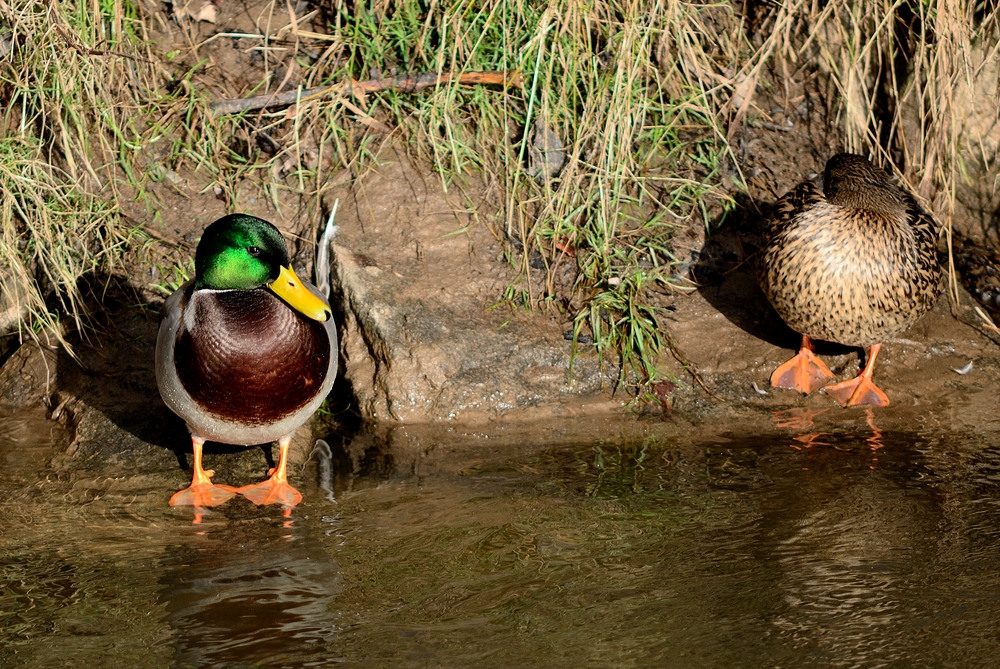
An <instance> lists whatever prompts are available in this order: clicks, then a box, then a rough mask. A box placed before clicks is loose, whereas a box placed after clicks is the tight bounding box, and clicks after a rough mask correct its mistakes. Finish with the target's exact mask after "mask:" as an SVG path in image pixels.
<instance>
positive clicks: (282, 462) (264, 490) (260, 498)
mask: <svg viewBox="0 0 1000 669" xmlns="http://www.w3.org/2000/svg"><path fill="white" fill-rule="evenodd" d="M291 443H292V437H291V435H289V436H286V437H282V438H281V439H279V440H278V449H279V451H280V454H279V455H278V466H277V467H275V468H274V469H272V470H271V471H269V472H268V473H267V474H268V476H270V478H269V479H267V480H266V481H264V482H263V483H256V484H254V485H245V486H243V487H242V488H240V489H239V491H238V492H239V493H240V494H241V495H243V496H244V497H246V498H247V499H248V500H250V501H251V502H253V503H254V504H257V505H262V504H281V505H283V506H295V505H296V504H298V503H299V502H301V501H302V493H300V492H299V491H298V490H296V489H295V488H293V487H292V486H291V485H290V484H289V483H288V476H287V475H286V469H287V468H288V445H289V444H291Z"/></svg>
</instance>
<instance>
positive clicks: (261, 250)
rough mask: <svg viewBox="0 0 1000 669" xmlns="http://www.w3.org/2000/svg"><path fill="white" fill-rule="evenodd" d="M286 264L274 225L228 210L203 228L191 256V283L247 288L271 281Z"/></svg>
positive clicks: (286, 252)
mask: <svg viewBox="0 0 1000 669" xmlns="http://www.w3.org/2000/svg"><path fill="white" fill-rule="evenodd" d="M282 266H286V267H287V266H288V249H287V247H286V246H285V240H284V238H283V237H282V236H281V233H280V232H278V229H277V228H276V227H274V226H273V225H271V224H270V223H268V222H267V221H265V220H263V219H261V218H257V217H256V216H248V215H246V214H230V215H229V216H224V217H223V218H220V219H219V220H217V221H216V222H215V223H212V224H211V225H210V226H208V227H207V228H205V232H204V233H203V234H202V236H201V241H200V242H199V243H198V250H197V251H196V252H195V257H194V270H195V287H196V288H214V289H216V290H225V289H236V290H250V289H253V288H257V287H259V286H263V285H266V284H270V283H272V282H273V281H274V280H275V279H277V278H278V274H279V273H280V271H281V267H282Z"/></svg>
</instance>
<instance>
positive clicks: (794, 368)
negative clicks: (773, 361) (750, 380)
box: [771, 335, 834, 395]
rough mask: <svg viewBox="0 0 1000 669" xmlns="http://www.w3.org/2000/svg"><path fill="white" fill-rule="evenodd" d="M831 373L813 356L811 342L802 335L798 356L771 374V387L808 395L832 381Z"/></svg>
mask: <svg viewBox="0 0 1000 669" xmlns="http://www.w3.org/2000/svg"><path fill="white" fill-rule="evenodd" d="M833 378H834V377H833V372H831V371H830V368H829V367H827V366H826V365H825V364H824V363H823V361H822V360H820V359H819V358H817V357H816V356H815V355H814V354H813V346H812V342H811V341H809V337H807V336H805V335H802V346H801V347H800V348H799V352H798V354H797V355H796V356H795V357H794V358H792V359H791V360H789V361H788V362H786V363H785V364H783V365H781V366H780V367H778V368H777V369H776V370H774V374H771V385H772V386H773V387H775V388H788V389H790V390H797V391H799V392H800V393H803V394H805V395H808V394H809V393H811V392H812V391H814V390H818V389H819V388H822V387H823V386H825V385H826V384H828V383H830V381H833Z"/></svg>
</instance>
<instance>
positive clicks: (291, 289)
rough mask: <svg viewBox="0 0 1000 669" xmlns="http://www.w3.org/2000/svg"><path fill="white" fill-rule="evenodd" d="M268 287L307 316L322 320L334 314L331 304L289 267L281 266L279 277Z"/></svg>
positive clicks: (328, 318) (326, 319)
mask: <svg viewBox="0 0 1000 669" xmlns="http://www.w3.org/2000/svg"><path fill="white" fill-rule="evenodd" d="M268 288H270V289H271V290H272V291H274V294H275V295H277V296H278V297H280V298H281V299H283V300H284V301H285V302H287V303H288V305H289V306H290V307H292V308H293V309H295V310H296V311H298V312H299V313H301V314H302V315H303V316H306V317H307V318H311V319H313V320H314V321H320V322H322V321H328V320H330V316H332V314H331V313H330V306H329V305H328V304H327V303H326V302H325V301H324V300H323V299H322V298H320V297H318V296H317V295H315V294H314V293H313V292H312V291H311V290H309V289H308V288H306V286H305V284H304V283H302V280H301V279H299V277H298V276H296V274H295V272H293V271H292V270H291V269H290V268H288V267H282V268H281V272H280V273H279V274H278V278H277V279H275V280H274V282H273V283H272V284H270V285H269V286H268Z"/></svg>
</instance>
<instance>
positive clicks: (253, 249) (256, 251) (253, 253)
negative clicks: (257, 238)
mask: <svg viewBox="0 0 1000 669" xmlns="http://www.w3.org/2000/svg"><path fill="white" fill-rule="evenodd" d="M247 253H249V254H250V257H252V258H256V257H257V256H259V255H260V248H259V247H257V246H251V247H250V248H248V249H247Z"/></svg>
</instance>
